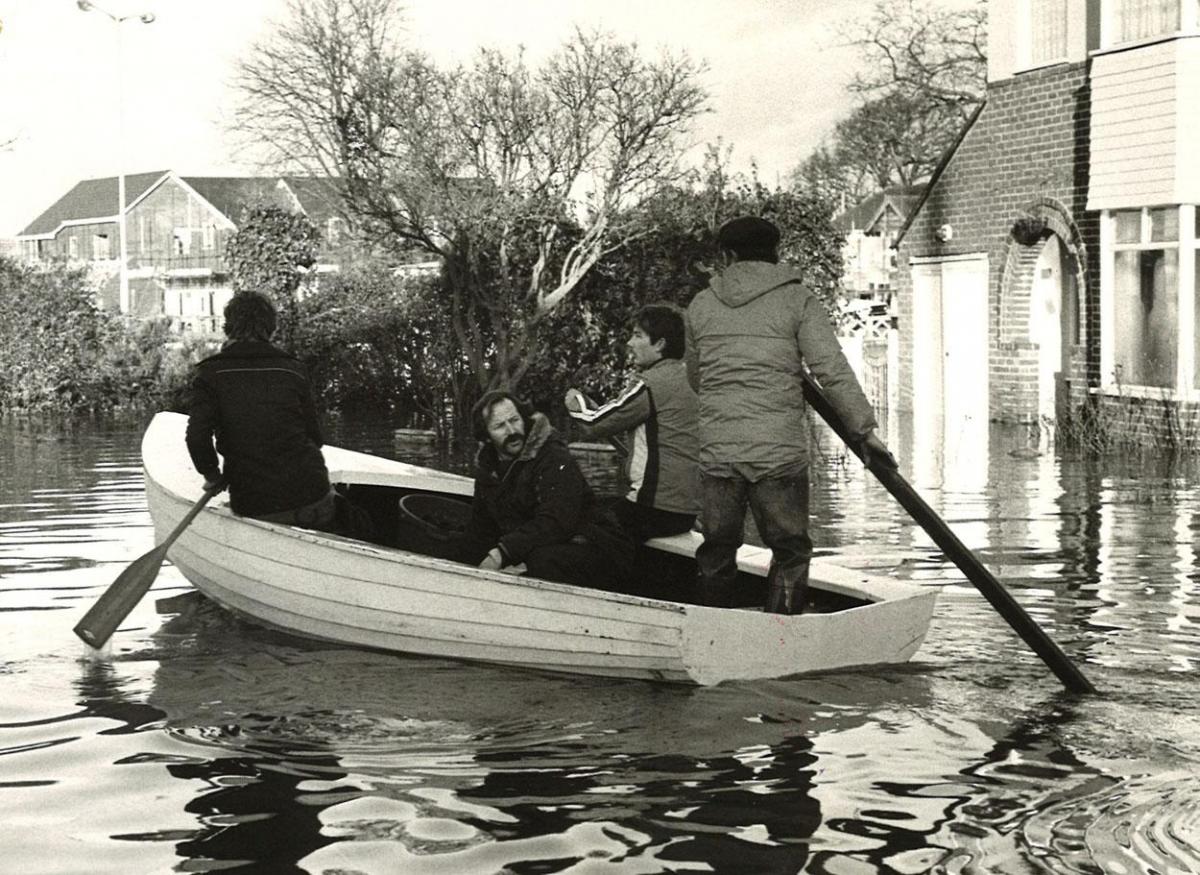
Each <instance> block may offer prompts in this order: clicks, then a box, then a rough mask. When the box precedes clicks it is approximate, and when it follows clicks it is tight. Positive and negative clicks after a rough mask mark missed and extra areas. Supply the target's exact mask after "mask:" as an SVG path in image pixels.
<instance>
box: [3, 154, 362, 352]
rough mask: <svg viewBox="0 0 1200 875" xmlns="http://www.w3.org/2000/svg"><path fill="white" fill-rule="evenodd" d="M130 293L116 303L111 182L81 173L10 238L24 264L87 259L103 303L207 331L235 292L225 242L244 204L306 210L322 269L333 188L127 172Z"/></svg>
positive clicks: (335, 234)
mask: <svg viewBox="0 0 1200 875" xmlns="http://www.w3.org/2000/svg"><path fill="white" fill-rule="evenodd" d="M125 194H126V204H127V207H126V217H125V223H126V228H127V233H128V235H129V240H128V241H127V246H126V248H127V256H128V271H127V275H128V285H129V299H128V300H127V301H121V300H120V291H119V290H120V283H119V270H118V259H119V253H120V241H119V237H118V234H119V225H118V217H117V179H116V178H115V177H107V178H103V179H86V180H83V181H81V182H79V183H77V184H76V185H75V186H74V187H73V188H72V189H71V190H70V191H68V192H67V193H66V194H65V195H63V196H62V197H61V198H59V199H58V200H57V201H55V203H54V204H52V205H51V206H50V207H49V208H48V209H47V210H46V211H45V212H43V213H42V214H41V215H40V216H38V217H37V218H36V219H34V220H33V222H31V223H30V224H29V226H28V227H26V228H25V229H24V230H23V231H22V232H21V234H19V235H18V237H17V240H18V243H19V246H20V247H21V257H22V258H23V259H25V260H26V261H43V260H59V259H61V260H66V261H70V262H79V263H88V264H90V265H92V267H93V269H94V272H95V276H96V277H97V284H98V295H99V299H100V303H101V306H103V307H105V308H107V309H113V310H120V311H122V312H126V313H129V314H131V315H134V316H138V317H142V318H152V317H158V316H166V317H168V318H169V319H170V320H171V324H172V327H173V328H174V329H175V330H177V331H180V332H185V331H188V332H212V331H215V330H216V329H218V328H219V321H220V314H221V312H222V310H223V309H224V306H225V304H226V302H228V300H229V298H230V297H231V296H232V294H233V290H232V287H231V284H230V283H231V281H230V276H229V268H228V266H227V264H226V261H225V246H226V243H227V242H228V240H229V238H230V236H231V235H233V234H234V233H235V232H236V231H237V220H238V219H239V218H240V216H241V215H242V213H243V212H244V211H245V210H246V209H247V208H249V207H252V206H256V205H262V204H270V205H276V206H281V207H283V208H284V209H289V210H293V211H296V212H303V213H305V214H306V215H308V216H309V217H310V218H311V219H312V220H313V222H314V223H315V224H316V225H317V227H318V229H320V230H321V231H322V232H323V236H324V238H325V240H326V241H329V242H327V243H326V245H324V246H323V247H322V250H321V252H320V253H319V256H320V259H321V262H322V263H323V264H321V265H319V268H321V269H325V270H329V269H335V268H334V266H333V264H332V263H331V262H332V261H333V260H334V259H335V258H336V256H337V254H338V253H339V250H340V248H341V245H342V243H343V241H344V240H345V238H346V234H345V231H346V226H345V221H344V219H342V218H341V217H340V215H338V213H337V210H336V186H335V185H333V184H332V183H331V182H330V181H329V180H321V179H306V178H298V177H216V176H180V175H178V174H176V173H174V172H173V171H156V172H153V173H136V174H131V175H128V176H126V177H125Z"/></svg>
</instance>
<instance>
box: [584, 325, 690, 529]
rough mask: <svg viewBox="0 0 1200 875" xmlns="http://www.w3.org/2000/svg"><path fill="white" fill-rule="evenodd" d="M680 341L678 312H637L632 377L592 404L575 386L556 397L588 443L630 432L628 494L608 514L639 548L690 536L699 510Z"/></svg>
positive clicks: (630, 345) (682, 330)
mask: <svg viewBox="0 0 1200 875" xmlns="http://www.w3.org/2000/svg"><path fill="white" fill-rule="evenodd" d="M684 338H685V327H684V317H683V311H681V310H680V309H679V308H677V307H674V306H672V305H670V304H649V305H647V306H645V307H643V308H642V309H641V310H640V311H639V312H638V314H637V316H636V317H635V319H634V326H633V332H632V334H631V335H630V337H629V341H628V349H629V353H630V356H631V357H632V359H633V363H634V366H635V367H636V368H637V370H638V376H639V379H637V380H635V381H634V382H633V384H632V385H630V386H629V387H628V388H627V389H626V390H625V391H624V392H622V393H621V394H620V395H618V396H617V397H616V398H614V399H612V400H611V401H608V402H607V403H604V404H601V405H600V406H598V407H593V406H591V405H590V404H589V403H588V401H587V399H586V398H584V396H583V395H582V394H581V393H580V392H579V390H578V389H568V390H567V393H566V396H565V398H564V399H563V400H564V403H565V404H566V406H567V411H568V412H569V413H570V415H571V419H572V420H573V421H574V422H575V423H577V424H578V425H579V426H581V428H582V431H583V433H584V435H585V436H586V437H588V438H591V439H595V438H607V437H613V436H616V435H618V434H621V433H622V432H630V431H631V432H632V434H633V441H632V445H631V446H630V448H629V456H628V457H627V459H626V461H625V468H626V475H627V477H628V480H629V492H628V493H626V495H625V497H624V499H623V500H621V501H618V502H615V504H614V510H615V512H616V515H617V518H618V519H619V520H620V522H621V525H622V526H623V527H624V528H625V530H626V531H628V532H629V533H630V534H631V535H633V536H634V538H636V539H637V541H638V542H639V543H640V542H642V541H645V540H647V539H649V538H656V537H662V536H665V535H676V534H680V533H682V532H686V531H689V530H690V529H691V528H692V524H693V523H694V522H695V520H696V513H697V511H698V509H699V500H700V474H699V467H698V456H699V441H698V438H697V423H696V415H697V414H696V393H695V391H694V390H693V389H692V387H691V385H689V383H688V379H687V369H686V367H685V366H684V362H683V356H684Z"/></svg>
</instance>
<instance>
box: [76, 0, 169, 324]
mask: <svg viewBox="0 0 1200 875" xmlns="http://www.w3.org/2000/svg"><path fill="white" fill-rule="evenodd" d="M75 5H76V6H78V7H79V9H80V10H81V11H83V12H93V11H95V12H101V13H103V14H104V15H106V16H107V17H108V19H109V21H111V22H112V23H113V24H114V25H115V28H116V32H117V151H118V152H119V153H120V154H118V156H117V236H118V237H119V238H120V239H119V240H118V243H119V247H120V248H119V252H120V255H119V258H120V261H119V262H118V264H117V271H118V280H119V283H120V298H119V304H118V306H119V307H120V310H121V312H122V313H128V312H129V310H130V306H131V305H130V300H129V254H128V253H129V250H128V244H127V242H126V240H127V235H126V233H125V230H126V228H125V155H124V148H125V100H124V90H125V69H124V66H123V65H122V63H121V25H122V24H123V23H124V22H126V21H139V22H141V23H142V24H150V23H151V22H152V21H154V13H152V12H142V13H139V14H134V15H114V14H113V13H111V12H109V11H108V10H107V9H105V8H104V7H102V6H97V5H96V4H95V3H92V2H90V0H76V4H75Z"/></svg>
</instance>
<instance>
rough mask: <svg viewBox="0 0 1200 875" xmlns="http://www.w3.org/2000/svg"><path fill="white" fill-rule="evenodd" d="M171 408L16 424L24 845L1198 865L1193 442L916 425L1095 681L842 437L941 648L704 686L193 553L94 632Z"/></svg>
mask: <svg viewBox="0 0 1200 875" xmlns="http://www.w3.org/2000/svg"><path fill="white" fill-rule="evenodd" d="M910 430H911V429H910ZM338 431H340V434H341V437H340V442H341V443H343V444H346V445H351V446H355V447H358V448H369V449H373V450H374V451H376V452H382V453H384V454H387V453H390V452H391V451H392V449H393V447H392V445H391V443H390V438H389V433H388V432H386V431H381V430H379V429H374V430H372V429H364V428H350V427H348V426H343V427H341V428H340V429H339V430H338ZM139 432H140V423H129V424H126V425H112V426H107V427H101V426H86V427H85V426H78V427H76V428H74V429H71V430H68V431H63V430H59V429H55V428H52V427H48V426H38V425H36V424H29V423H16V422H8V423H4V424H2V425H0V472H2V473H0V654H2V656H0V659H2V660H3V661H2V662H0V683H2V684H3V696H2V697H0V834H2V835H3V840H2V843H0V848H2V849H3V852H4V853H3V857H2V858H0V871H4V872H14V873H23V875H31V873H121V875H128V873H143V872H145V873H157V872H216V871H222V872H225V871H236V872H251V873H283V872H307V873H452V875H457V873H498V872H504V873H550V872H571V873H596V872H614V873H617V872H619V873H654V872H736V873H743V872H746V873H749V872H766V873H776V872H781V873H782V872H801V871H803V872H819V873H832V875H857V873H871V872H885V873H892V872H899V873H916V872H938V873H964V875H965V873H1034V872H1053V873H1097V872H1104V873H1172V875H1173V873H1182V872H1200V851H1198V850H1197V848H1200V780H1197V778H1198V777H1200V702H1198V695H1197V691H1198V685H1197V671H1198V666H1197V662H1198V660H1200V634H1198V632H1197V623H1198V622H1200V593H1198V589H1197V587H1198V584H1197V581H1198V580H1200V555H1198V552H1197V547H1196V543H1197V525H1198V523H1200V467H1197V466H1196V465H1194V464H1170V463H1168V462H1165V461H1162V460H1155V459H1144V460H1139V459H1131V458H1120V459H1104V460H1095V459H1090V460H1089V459H1080V458H1071V457H1069V456H1068V457H1064V456H1062V455H1061V454H1060V455H1055V454H1054V453H1053V452H1050V453H1044V454H1043V455H1040V456H1033V455H1032V454H1031V453H1022V452H1020V450H1021V448H1022V447H1024V444H1025V441H1024V435H1023V433H1021V432H1019V431H1014V430H1004V429H999V428H996V427H993V429H992V431H991V432H990V434H988V435H985V436H983V439H982V440H981V441H979V442H976V444H975V445H974V452H973V454H964V453H961V452H959V453H947V452H944V448H942V450H938V451H932V450H930V446H931V445H930V444H929V443H928V441H927V440H926V439H925V438H923V437H919V438H914V437H913V436H906V435H905V434H904V433H903V432H904V429H902V428H898V427H897V428H894V429H893V445H894V446H896V447H897V449H898V450H899V455H900V457H901V462H902V468H903V470H904V471H905V472H906V473H910V474H911V479H912V480H913V481H914V483H915V485H917V486H918V488H920V489H921V491H922V494H923V495H924V496H925V497H926V499H927V500H928V501H929V502H930V504H932V505H933V506H934V507H935V508H937V509H938V510H940V511H941V512H942V514H943V515H944V516H945V517H946V518H947V519H948V520H949V521H950V523H951V525H952V526H953V527H954V528H955V530H956V531H957V532H958V533H959V535H960V537H962V538H963V540H964V541H966V542H967V543H968V544H969V545H970V546H972V547H974V548H976V549H977V550H978V552H979V553H980V555H981V556H982V558H983V559H984V562H985V563H986V564H987V565H988V567H989V568H991V569H992V570H993V572H995V573H996V574H997V576H998V577H1000V578H1001V579H1002V580H1003V581H1004V582H1005V583H1006V585H1008V586H1009V588H1010V589H1011V591H1012V592H1013V593H1014V595H1015V596H1016V598H1017V599H1018V600H1019V601H1020V602H1021V603H1022V604H1023V605H1024V606H1025V607H1026V608H1027V609H1028V610H1029V611H1030V613H1031V614H1032V615H1033V616H1034V617H1035V618H1036V619H1037V621H1038V622H1039V623H1040V624H1042V626H1043V627H1044V628H1046V629H1047V630H1048V631H1049V632H1050V634H1051V635H1052V636H1053V637H1054V638H1055V640H1057V641H1058V642H1059V644H1060V645H1061V646H1062V647H1063V648H1064V650H1065V651H1066V652H1067V653H1068V654H1069V655H1070V656H1071V657H1072V659H1074V660H1075V661H1076V662H1077V663H1078V664H1079V665H1080V667H1081V668H1082V669H1083V671H1084V672H1085V673H1086V674H1087V675H1088V677H1089V678H1090V679H1091V680H1092V682H1093V683H1095V685H1096V686H1097V687H1098V688H1099V690H1100V693H1099V695H1096V696H1091V697H1073V696H1071V695H1068V694H1066V693H1064V692H1062V691H1061V688H1060V686H1059V684H1058V682H1057V681H1056V680H1055V679H1054V677H1053V675H1051V674H1050V673H1049V672H1048V671H1047V670H1046V669H1045V668H1044V667H1043V666H1042V664H1041V663H1040V662H1039V661H1038V660H1037V658H1036V657H1035V656H1033V655H1032V654H1030V653H1029V652H1028V650H1027V649H1026V648H1025V647H1024V645H1023V644H1022V643H1021V642H1020V641H1019V639H1017V638H1016V637H1015V635H1013V634H1012V633H1011V632H1010V631H1009V630H1008V627H1007V626H1006V625H1005V624H1004V623H1003V622H1002V621H1001V620H999V619H998V618H997V617H996V616H995V615H994V614H993V613H992V611H991V609H990V608H989V607H988V605H987V603H986V602H985V601H984V600H983V599H982V598H981V597H980V596H979V595H978V594H977V593H976V592H975V591H974V590H973V589H972V588H971V587H970V586H969V585H966V584H964V583H963V582H962V580H961V577H960V575H959V574H958V572H957V570H956V569H955V568H954V567H953V566H952V565H950V564H948V563H947V562H946V561H945V560H944V559H943V558H942V557H941V556H940V554H939V553H938V552H937V550H936V548H934V547H933V546H932V545H931V544H930V542H929V541H928V539H927V538H925V536H924V535H923V534H922V533H921V532H919V530H915V529H914V526H913V525H912V524H911V523H909V522H908V521H907V519H906V517H905V516H904V514H903V512H902V511H901V510H900V509H899V508H898V507H897V506H896V505H895V504H894V503H893V502H892V501H891V499H890V497H889V496H888V495H887V494H886V493H885V492H884V491H883V490H882V489H881V488H880V487H879V486H878V485H877V484H874V483H872V482H868V481H867V480H866V478H864V476H863V474H862V473H861V471H859V470H857V469H856V467H855V466H853V465H848V464H845V463H844V462H843V461H842V460H840V459H838V458H835V457H830V458H828V459H827V460H826V461H825V462H824V463H823V467H822V472H821V476H820V477H819V478H818V479H817V481H816V483H815V486H814V496H813V508H814V538H815V540H816V542H817V544H818V546H819V548H821V549H823V550H828V551H832V552H839V553H852V554H854V555H855V556H857V557H859V558H860V559H862V558H864V557H871V558H872V559H874V560H875V561H878V562H887V563H893V564H895V565H896V567H897V571H896V573H897V574H898V576H901V577H905V578H909V579H913V580H916V581H918V582H920V583H921V584H923V585H926V586H930V587H941V589H942V596H941V599H940V601H939V605H938V609H937V613H936V615H935V619H934V623H933V626H932V628H931V630H930V634H929V637H928V639H927V640H926V643H925V645H924V646H923V648H922V649H921V651H920V652H919V654H918V656H917V658H916V660H915V661H914V662H913V663H911V664H909V665H906V666H903V667H899V668H895V669H891V670H884V671H872V672H869V673H845V674H835V675H827V676H823V677H816V678H811V677H810V678H795V679H791V680H784V681H772V682H766V683H744V684H731V685H726V686H721V687H717V688H712V689H685V688H675V687H667V686H656V685H652V684H647V683H640V682H625V681H608V680H596V679H581V678H574V677H567V676H554V675H548V674H541V673H536V672H528V671H517V670H507V669H499V668H491V667H487V666H477V665H466V664H457V663H454V662H450V661H442V660H432V659H418V658H406V657H402V656H391V655H383V654H377V653H367V652H362V651H356V650H351V649H339V648H334V647H330V646H327V645H322V644H314V643H309V642H305V641H301V640H297V639H292V638H288V637H284V636H281V635H278V634H272V633H267V632H264V631H263V630H260V629H257V628H255V627H253V626H250V625H248V624H245V623H242V622H239V621H237V620H234V619H232V618H230V617H229V616H227V615H226V614H224V613H223V612H221V611H220V610H218V609H215V608H212V607H211V606H208V605H203V604H201V605H199V606H195V605H193V606H192V607H188V608H185V609H184V610H182V611H181V612H179V613H175V614H172V613H167V614H159V613H157V612H156V610H155V600H156V599H162V598H164V597H168V596H174V595H178V594H181V593H184V592H186V591H187V590H188V589H189V586H188V584H187V583H186V581H184V580H183V579H182V577H181V576H180V575H179V574H178V573H177V572H176V571H175V570H174V569H173V568H171V567H169V566H168V567H166V568H164V569H163V572H162V574H161V575H160V576H159V578H158V581H157V583H156V586H155V588H154V590H152V592H151V593H150V596H148V597H147V598H146V599H145V600H144V601H143V603H142V604H141V605H140V606H139V607H138V609H137V610H136V611H135V612H134V613H133V614H132V615H131V617H130V618H129V620H128V621H127V622H126V623H125V624H124V626H123V627H122V628H121V630H119V631H118V633H117V635H116V636H115V638H114V641H113V643H112V644H111V645H110V650H109V651H108V652H107V653H105V654H103V655H101V656H95V655H92V654H91V652H90V651H89V650H88V649H87V648H86V647H85V646H84V645H83V644H81V643H80V642H79V641H78V640H77V639H76V638H75V637H74V636H73V635H72V633H71V627H72V626H73V625H74V623H75V622H76V621H77V620H78V618H79V617H80V615H81V614H82V613H83V611H84V610H85V609H86V608H87V607H88V606H89V605H90V604H91V603H92V602H93V600H94V599H95V598H96V597H97V596H98V595H99V594H100V592H101V591H102V590H103V589H104V588H105V587H106V586H107V585H108V584H109V583H110V582H111V581H112V580H113V578H114V577H115V576H116V575H117V574H118V573H119V572H120V571H121V569H122V568H123V567H124V566H125V564H126V563H128V562H130V561H131V560H132V559H134V558H135V557H137V556H138V555H140V554H141V553H143V552H145V551H146V550H148V549H150V547H151V546H152V543H153V542H152V530H151V526H150V521H149V517H148V515H147V513H146V508H145V502H144V496H143V492H142V484H141V479H140V471H139V460H138V454H137V453H138V438H139ZM914 445H915V446H917V448H918V449H917V452H916V453H914V451H913V449H912V448H913V446H914ZM935 450H936V447H935ZM181 452H182V448H181ZM1014 452H1016V453H1017V455H1015V456H1014V455H1013V453H1014ZM1027 456H1028V457H1027Z"/></svg>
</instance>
